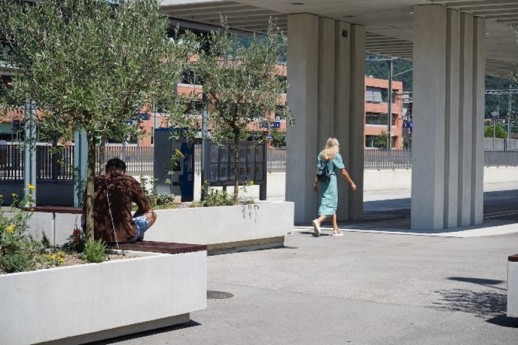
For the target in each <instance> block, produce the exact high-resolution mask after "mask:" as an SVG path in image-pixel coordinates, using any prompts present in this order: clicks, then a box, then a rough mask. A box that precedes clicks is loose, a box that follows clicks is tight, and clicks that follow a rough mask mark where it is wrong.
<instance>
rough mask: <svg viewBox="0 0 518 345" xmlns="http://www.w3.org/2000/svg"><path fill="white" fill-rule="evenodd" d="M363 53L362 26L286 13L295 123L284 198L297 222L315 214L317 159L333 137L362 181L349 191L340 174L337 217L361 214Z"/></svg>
mask: <svg viewBox="0 0 518 345" xmlns="http://www.w3.org/2000/svg"><path fill="white" fill-rule="evenodd" d="M364 54H365V31H364V28H363V27H361V26H356V25H350V24H347V23H343V22H338V21H335V20H332V19H328V18H319V17H316V16H313V15H310V14H294V15H289V16H288V83H289V85H290V87H289V89H288V95H287V102H288V105H289V107H290V108H291V110H292V112H293V114H294V117H295V125H294V126H293V127H290V128H288V129H287V157H286V200H289V201H294V202H295V222H296V223H308V222H310V221H311V220H312V219H314V218H315V216H316V213H317V207H318V198H317V195H316V193H314V192H313V178H314V175H315V172H316V159H317V155H318V153H319V152H320V151H321V150H322V149H323V147H324V145H325V142H326V140H327V138H329V137H336V138H337V139H338V140H339V141H340V153H341V154H342V156H343V158H344V163H345V165H346V168H347V169H348V170H349V172H350V174H351V176H352V177H353V179H354V180H355V182H356V184H357V185H358V191H357V192H355V193H354V194H353V195H351V191H350V188H349V186H348V185H347V184H346V183H344V181H342V180H343V179H342V178H341V177H339V178H338V180H339V193H338V194H339V203H338V210H337V215H338V219H339V220H341V221H343V220H347V219H351V218H353V219H360V218H361V217H362V215H363V195H362V190H363V188H362V187H363V182H362V181H363V148H364V139H363V124H364V94H365V87H364Z"/></svg>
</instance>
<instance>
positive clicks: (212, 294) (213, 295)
mask: <svg viewBox="0 0 518 345" xmlns="http://www.w3.org/2000/svg"><path fill="white" fill-rule="evenodd" d="M230 297H234V295H232V294H231V293H228V292H223V291H213V290H207V298H208V299H225V298H230Z"/></svg>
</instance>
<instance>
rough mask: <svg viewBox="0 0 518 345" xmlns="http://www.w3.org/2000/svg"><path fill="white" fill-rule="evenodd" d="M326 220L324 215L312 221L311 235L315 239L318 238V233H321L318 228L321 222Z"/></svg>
mask: <svg viewBox="0 0 518 345" xmlns="http://www.w3.org/2000/svg"><path fill="white" fill-rule="evenodd" d="M326 218H327V216H326V215H321V216H320V217H318V218H317V219H314V220H313V221H312V222H311V224H313V231H314V233H313V235H314V236H315V237H318V236H320V233H321V230H320V226H321V225H322V222H323V221H324V220H325V219H326Z"/></svg>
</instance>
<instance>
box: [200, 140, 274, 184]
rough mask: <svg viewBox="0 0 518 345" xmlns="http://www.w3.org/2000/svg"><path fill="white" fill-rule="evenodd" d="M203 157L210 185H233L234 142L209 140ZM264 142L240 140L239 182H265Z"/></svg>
mask: <svg viewBox="0 0 518 345" xmlns="http://www.w3.org/2000/svg"><path fill="white" fill-rule="evenodd" d="M208 145H209V149H208V152H209V154H208V155H207V157H206V158H205V162H206V164H205V166H207V167H208V182H209V185H210V186H233V185H234V176H235V175H234V152H233V147H234V143H224V144H222V145H218V144H216V143H213V142H210V143H209V144H208ZM265 145H266V143H262V144H258V143H254V142H249V141H242V142H240V144H239V160H238V175H239V178H238V179H239V183H240V184H242V183H246V182H250V181H253V184H258V185H262V184H265V183H266V146H265Z"/></svg>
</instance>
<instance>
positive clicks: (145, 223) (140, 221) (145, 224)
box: [130, 215, 150, 242]
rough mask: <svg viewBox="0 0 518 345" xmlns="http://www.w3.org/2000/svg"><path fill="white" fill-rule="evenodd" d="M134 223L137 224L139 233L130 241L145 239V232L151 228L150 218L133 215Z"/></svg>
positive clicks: (136, 228) (136, 227)
mask: <svg viewBox="0 0 518 345" xmlns="http://www.w3.org/2000/svg"><path fill="white" fill-rule="evenodd" d="M133 223H134V224H135V230H137V234H136V235H135V237H134V238H132V239H131V241H130V242H137V241H142V240H144V233H145V232H146V230H147V229H149V226H150V225H149V220H148V218H147V217H146V216H144V215H142V216H137V217H133Z"/></svg>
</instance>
